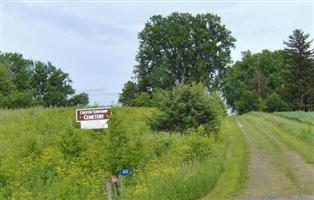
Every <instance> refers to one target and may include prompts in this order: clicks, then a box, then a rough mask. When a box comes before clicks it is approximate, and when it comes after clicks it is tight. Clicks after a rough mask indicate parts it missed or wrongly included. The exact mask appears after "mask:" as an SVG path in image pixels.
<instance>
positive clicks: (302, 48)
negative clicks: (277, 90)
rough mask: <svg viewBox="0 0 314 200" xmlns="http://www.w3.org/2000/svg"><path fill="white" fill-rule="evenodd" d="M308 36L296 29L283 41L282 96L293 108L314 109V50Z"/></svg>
mask: <svg viewBox="0 0 314 200" xmlns="http://www.w3.org/2000/svg"><path fill="white" fill-rule="evenodd" d="M309 37H310V35H309V34H305V33H304V31H302V30H300V29H296V30H294V31H293V33H292V35H290V36H289V38H288V41H284V44H285V45H286V47H285V53H286V54H285V55H286V56H285V60H286V67H287V73H286V85H285V92H284V93H285V95H284V96H285V99H286V101H288V102H289V104H290V105H291V106H292V108H293V109H294V110H309V109H311V110H313V109H314V78H313V77H314V50H313V49H311V43H312V41H313V40H309Z"/></svg>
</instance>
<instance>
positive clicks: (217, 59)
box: [119, 12, 314, 114]
mask: <svg viewBox="0 0 314 200" xmlns="http://www.w3.org/2000/svg"><path fill="white" fill-rule="evenodd" d="M138 38H139V43H140V44H139V50H138V53H137V56H136V60H137V63H138V64H137V65H136V66H135V67H134V77H133V80H132V81H131V80H130V81H128V82H127V83H125V85H124V88H123V89H122V92H121V94H120V96H119V102H120V103H121V104H122V105H125V106H154V105H155V104H154V102H156V101H155V100H154V96H156V95H154V93H155V92H156V91H157V92H159V91H160V90H167V91H171V90H173V88H175V87H178V86H179V85H182V84H188V85H191V83H193V82H196V83H201V84H203V85H204V87H205V88H204V89H205V90H206V91H208V92H216V93H218V94H220V96H222V97H223V98H224V100H225V102H226V104H227V106H228V107H229V108H230V109H231V110H232V111H234V112H236V113H239V114H242V113H245V112H249V111H253V110H256V111H260V110H262V111H267V112H273V111H288V110H306V111H307V110H314V51H313V49H312V48H311V43H312V40H310V35H309V34H307V33H304V31H302V30H300V29H296V30H294V31H293V32H292V34H291V35H289V36H288V39H287V40H286V41H284V42H283V44H284V46H285V48H284V49H279V50H276V51H270V50H263V51H262V52H259V53H252V52H250V51H249V50H248V51H245V52H243V53H242V60H240V61H237V62H235V63H233V64H232V62H231V55H230V53H231V50H232V49H234V48H235V41H236V39H235V38H234V37H233V36H232V34H231V31H230V30H228V29H227V28H226V26H225V25H224V24H222V23H221V19H220V17H219V16H217V15H214V14H210V13H207V14H197V15H191V14H189V13H177V12H175V13H172V14H170V15H169V16H165V17H164V16H161V15H155V16H152V17H151V18H150V19H149V20H148V22H147V23H146V24H145V27H144V29H143V30H142V31H141V32H140V33H139V34H138ZM157 96H158V95H157Z"/></svg>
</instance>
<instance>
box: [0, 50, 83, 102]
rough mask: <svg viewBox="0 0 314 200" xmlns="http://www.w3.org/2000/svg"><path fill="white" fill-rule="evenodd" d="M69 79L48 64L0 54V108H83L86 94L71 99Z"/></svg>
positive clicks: (13, 55) (21, 56)
mask: <svg viewBox="0 0 314 200" xmlns="http://www.w3.org/2000/svg"><path fill="white" fill-rule="evenodd" d="M71 83H72V81H71V79H70V78H69V75H68V74H67V73H65V72H63V71H62V70H61V69H59V68H57V67H55V66H53V65H52V64H51V63H50V62H48V63H43V62H40V61H33V60H29V59H25V58H24V57H23V55H22V54H18V53H0V108H19V107H30V106H33V105H43V106H69V105H71V106H74V105H77V104H87V103H88V96H87V94H86V93H82V94H79V95H74V96H73V97H72V98H70V99H69V97H70V96H72V95H73V94H74V89H73V88H72V86H71Z"/></svg>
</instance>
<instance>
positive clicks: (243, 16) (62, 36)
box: [0, 0, 314, 105]
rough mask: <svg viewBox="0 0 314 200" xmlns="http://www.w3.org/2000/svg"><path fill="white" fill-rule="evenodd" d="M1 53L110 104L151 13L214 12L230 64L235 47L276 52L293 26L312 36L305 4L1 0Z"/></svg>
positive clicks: (129, 70) (126, 74) (238, 51)
mask: <svg viewBox="0 0 314 200" xmlns="http://www.w3.org/2000/svg"><path fill="white" fill-rule="evenodd" d="M1 10H2V12H1V44H0V47H1V51H2V52H19V53H22V54H23V55H24V57H25V58H30V59H34V60H41V61H51V62H52V63H53V64H54V65H55V66H57V67H60V68H61V69H62V70H63V71H65V72H67V73H69V74H70V77H71V79H72V80H73V86H74V88H75V90H76V91H77V92H87V93H88V94H89V96H90V102H91V103H93V102H97V103H98V104H99V105H108V104H111V103H113V102H117V99H118V94H119V92H120V91H121V89H122V87H123V84H124V83H125V82H126V81H127V80H129V79H130V78H131V77H132V70H133V66H134V65H135V64H136V62H135V55H136V52H137V49H138V39H137V33H138V32H139V31H141V30H142V28H143V27H144V24H145V22H146V21H147V20H148V19H149V17H150V16H152V15H155V14H162V15H168V14H170V13H171V12H174V11H179V12H190V13H193V14H196V13H208V12H211V13H215V14H218V15H219V16H221V18H222V23H223V24H225V25H226V26H227V28H228V29H230V30H231V31H232V35H233V36H234V37H235V38H236V39H237V42H236V48H235V49H234V50H233V52H232V58H233V60H234V61H236V60H239V59H240V58H241V52H242V51H245V50H248V49H249V50H251V51H253V52H259V51H261V50H262V49H271V50H275V49H282V48H283V44H282V42H283V40H286V39H287V37H288V35H289V34H291V32H292V31H293V30H294V29H296V28H301V29H303V30H304V31H305V32H307V33H310V34H311V37H313V30H314V28H313V24H314V20H313V18H314V17H313V10H314V4H313V1H312V0H309V1H285V2H284V1H276V2H269V1H258V2H257V1H215V2H213V1H207V2H205V1H204V2H201V1H189V2H184V1H165V0H164V1H162V2H158V1H156V0H154V1H151V2H149V1H146V2H145V1H143V2H140V1H133V2H132V1H130V2H127V1H120V2H114V1H110V2H108V1H107V2H104V1H92V2H88V1H84V2H74V1H72V2H69V1H60V0H59V1H53V2H51V1H38V2H36V1H28V2H27V1H23V2H20V1H4V0H2V9H1Z"/></svg>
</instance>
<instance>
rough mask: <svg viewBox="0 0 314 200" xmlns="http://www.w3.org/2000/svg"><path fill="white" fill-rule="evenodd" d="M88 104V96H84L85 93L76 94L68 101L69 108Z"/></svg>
mask: <svg viewBox="0 0 314 200" xmlns="http://www.w3.org/2000/svg"><path fill="white" fill-rule="evenodd" d="M88 103H89V98H88V94H86V93H85V92H82V93H80V94H76V95H74V96H72V97H71V98H70V99H69V100H68V105H69V106H78V105H80V106H86V105H87V104H88Z"/></svg>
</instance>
